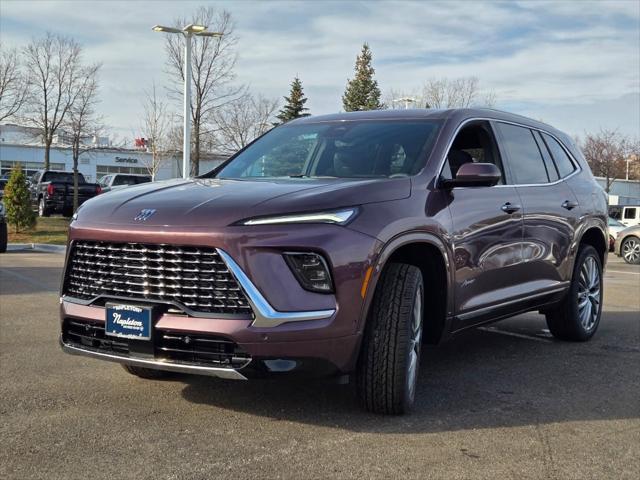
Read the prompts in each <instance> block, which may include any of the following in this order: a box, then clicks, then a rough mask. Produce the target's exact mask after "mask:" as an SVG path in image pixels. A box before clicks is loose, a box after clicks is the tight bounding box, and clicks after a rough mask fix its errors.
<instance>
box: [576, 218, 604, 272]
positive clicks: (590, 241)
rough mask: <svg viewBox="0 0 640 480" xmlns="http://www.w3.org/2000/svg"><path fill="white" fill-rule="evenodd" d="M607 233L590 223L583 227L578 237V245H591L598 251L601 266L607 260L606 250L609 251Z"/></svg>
mask: <svg viewBox="0 0 640 480" xmlns="http://www.w3.org/2000/svg"><path fill="white" fill-rule="evenodd" d="M608 239H609V237H608V234H607V233H606V232H605V231H603V230H602V228H600V227H599V226H596V225H592V226H590V227H588V228H587V229H585V231H584V233H583V234H582V236H581V237H580V241H579V242H578V245H591V246H592V247H593V248H595V250H596V252H598V256H599V257H600V262H601V263H602V266H604V265H605V262H606V260H607V252H608V251H609V243H608Z"/></svg>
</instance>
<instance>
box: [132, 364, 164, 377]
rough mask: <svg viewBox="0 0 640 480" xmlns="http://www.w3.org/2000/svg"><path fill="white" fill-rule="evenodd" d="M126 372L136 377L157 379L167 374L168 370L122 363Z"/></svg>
mask: <svg viewBox="0 0 640 480" xmlns="http://www.w3.org/2000/svg"><path fill="white" fill-rule="evenodd" d="M122 368H124V369H125V370H126V371H127V372H129V373H130V374H131V375H135V376H136V377H140V378H146V379H149V380H158V379H160V378H165V377H167V376H169V372H165V371H163V370H155V369H153V368H144V367H134V366H133V365H122Z"/></svg>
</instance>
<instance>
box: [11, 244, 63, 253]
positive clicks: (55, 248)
mask: <svg viewBox="0 0 640 480" xmlns="http://www.w3.org/2000/svg"><path fill="white" fill-rule="evenodd" d="M24 250H33V251H35V252H43V253H63V254H64V253H66V251H67V247H66V246H64V245H48V244H46V243H10V244H8V245H7V252H19V251H24Z"/></svg>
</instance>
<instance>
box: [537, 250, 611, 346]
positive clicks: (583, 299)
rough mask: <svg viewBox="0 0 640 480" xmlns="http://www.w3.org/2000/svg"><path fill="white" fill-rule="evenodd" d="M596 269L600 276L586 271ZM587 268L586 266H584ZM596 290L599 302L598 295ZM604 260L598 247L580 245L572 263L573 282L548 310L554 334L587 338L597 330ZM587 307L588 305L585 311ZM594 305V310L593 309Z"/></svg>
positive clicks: (577, 340)
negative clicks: (594, 277) (594, 276)
mask: <svg viewBox="0 0 640 480" xmlns="http://www.w3.org/2000/svg"><path fill="white" fill-rule="evenodd" d="M589 265H591V266H593V267H594V268H595V269H596V272H597V275H598V278H597V280H593V281H592V280H590V279H589V278H587V277H589V275H588V274H586V275H585V271H589V268H590V267H589ZM585 269H586V270H585ZM596 292H597V302H596V299H595V296H596ZM602 294H603V288H602V262H601V261H600V256H599V255H598V252H597V251H596V249H595V248H593V247H592V246H590V245H584V246H582V247H580V250H579V251H578V255H577V257H576V262H575V265H574V266H573V275H572V277H571V286H570V287H569V291H568V292H567V295H566V296H565V298H564V299H563V300H562V302H560V303H559V304H558V305H557V306H556V307H555V308H553V309H551V310H549V311H547V313H546V317H547V325H548V327H549V331H550V332H551V333H552V334H553V336H554V337H556V338H558V339H560V340H567V341H572V342H585V341H587V340H589V339H590V338H591V337H593V335H594V334H595V333H596V330H597V329H598V325H599V324H600V317H601V315H602ZM581 304H583V305H584V309H588V312H586V311H585V310H584V309H583V307H581ZM594 309H595V313H594ZM584 313H587V314H586V315H584Z"/></svg>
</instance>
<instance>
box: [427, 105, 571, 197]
mask: <svg viewBox="0 0 640 480" xmlns="http://www.w3.org/2000/svg"><path fill="white" fill-rule="evenodd" d="M477 121H486V122H497V123H506V124H509V125H515V126H516V127H523V128H528V129H529V130H536V131H537V132H542V133H546V134H547V135H549V136H550V137H552V138H553V139H555V140H556V141H557V142H558V143H559V144H560V147H561V148H562V149H563V150H564V151H565V153H566V154H567V155H568V156H569V158H570V159H571V162H572V163H573V166H574V170H573V172H571V173H570V174H569V175H567V176H566V177H562V178H559V179H558V180H556V181H555V182H548V183H509V184H504V185H494V186H493V187H491V188H501V187H547V186H552V185H557V184H559V183H560V182H563V181H565V180H567V179H569V178H571V177H573V176H574V175H577V174H578V173H580V172H582V166H581V165H580V162H578V161H577V160H576V158H575V157H574V156H573V154H572V153H571V152H570V151H569V149H568V148H567V147H566V146H565V144H564V143H563V142H562V140H560V139H559V138H558V137H556V136H555V135H554V134H553V133H551V132H549V131H547V130H543V129H542V128H538V127H532V126H530V125H526V124H524V123H518V122H512V121H510V120H500V119H497V118H489V117H473V118H467V119H465V120H463V121H462V122H461V123H460V125H458V126H457V127H456V130H455V131H454V132H453V135H452V136H451V138H450V139H449V141H448V142H447V148H446V149H445V152H444V155H443V157H442V159H441V160H440V166H439V168H438V174H437V176H436V181H437V186H438V188H441V185H440V177H441V176H442V170H443V169H444V164H445V162H446V161H447V154H448V153H449V149H451V146H452V145H453V141H454V140H455V138H456V137H457V136H458V133H460V130H461V129H462V128H463V127H464V126H465V125H466V124H467V123H469V122H477ZM494 136H495V135H494ZM543 138H544V137H543ZM496 143H498V139H497V138H496ZM498 148H500V145H498ZM552 160H553V161H554V162H555V159H553V157H552ZM503 162H504V159H503ZM507 162H508V160H507ZM460 188H478V187H453V190H456V189H460Z"/></svg>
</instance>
